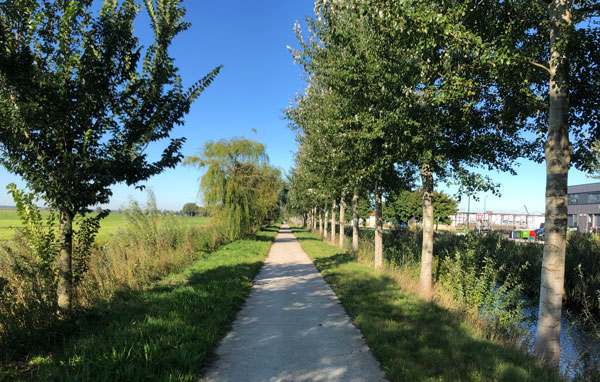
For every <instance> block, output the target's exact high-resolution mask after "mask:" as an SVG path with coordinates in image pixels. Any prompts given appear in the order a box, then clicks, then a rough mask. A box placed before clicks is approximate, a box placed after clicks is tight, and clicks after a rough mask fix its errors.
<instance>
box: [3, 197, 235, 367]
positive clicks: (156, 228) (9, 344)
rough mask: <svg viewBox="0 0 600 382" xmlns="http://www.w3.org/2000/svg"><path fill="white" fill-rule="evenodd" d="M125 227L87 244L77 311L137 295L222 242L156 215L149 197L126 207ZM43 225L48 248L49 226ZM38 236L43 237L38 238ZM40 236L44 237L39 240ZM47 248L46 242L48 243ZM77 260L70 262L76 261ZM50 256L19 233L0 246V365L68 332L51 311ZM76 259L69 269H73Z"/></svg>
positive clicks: (208, 231) (207, 230)
mask: <svg viewBox="0 0 600 382" xmlns="http://www.w3.org/2000/svg"><path fill="white" fill-rule="evenodd" d="M126 216H127V222H128V223H127V225H126V226H125V227H124V228H122V229H119V230H117V232H116V233H115V234H113V236H112V237H111V239H110V240H109V241H108V242H106V244H104V245H102V246H100V247H99V246H97V245H95V246H92V248H91V249H90V251H89V253H87V254H86V256H87V259H86V260H87V261H86V262H85V269H82V271H83V270H87V272H85V273H82V274H81V275H80V276H81V279H80V280H78V281H79V282H78V283H77V284H76V288H75V291H74V297H75V299H74V300H75V304H74V306H75V312H74V314H75V315H77V314H80V313H78V312H82V311H85V310H87V309H89V308H91V307H93V306H96V305H97V304H100V303H103V302H108V301H110V300H111V299H113V298H114V297H115V295H118V294H119V293H123V292H127V291H139V290H141V289H143V288H144V287H146V286H147V285H148V284H150V283H151V282H152V281H154V280H157V279H159V278H160V277H162V276H164V275H167V274H168V273H170V272H174V271H179V270H181V269H183V268H184V267H185V266H187V265H189V264H190V263H192V262H193V261H194V260H197V259H199V258H200V257H201V256H202V255H203V253H206V252H210V251H212V250H214V249H215V248H216V247H218V246H219V245H221V244H223V243H224V242H225V238H224V237H223V236H222V235H221V234H220V233H219V232H218V231H217V230H215V229H214V228H212V227H197V226H191V225H184V224H181V223H180V222H179V221H178V220H175V219H174V218H169V217H160V216H159V213H158V209H157V208H156V203H155V201H154V198H152V197H151V198H150V200H149V202H148V204H147V205H146V206H144V207H142V206H140V205H139V204H138V203H135V202H133V203H131V205H130V207H129V208H128V209H127V211H126ZM43 224H44V225H43V226H42V227H41V229H42V231H43V232H46V235H47V237H48V238H49V240H50V242H49V244H52V237H53V232H55V229H56V228H55V227H54V226H53V225H52V222H51V221H48V222H47V223H43ZM42 236H43V235H42ZM43 237H46V236H43ZM49 247H51V245H49ZM74 260H76V259H74ZM55 261H56V257H54V258H53V259H52V261H51V262H50V263H49V262H48V257H43V256H40V253H39V252H36V251H33V250H32V245H31V242H30V241H28V237H27V235H24V234H23V231H18V233H17V236H16V238H15V240H13V241H11V242H9V243H8V244H6V243H5V244H2V245H1V246H0V362H2V361H7V360H11V359H14V358H15V357H18V356H20V355H22V354H24V353H25V352H27V351H29V350H31V349H33V348H35V347H36V346H41V347H45V346H50V345H52V344H54V343H56V342H59V341H61V340H62V338H63V337H64V331H65V330H67V331H68V330H70V329H69V328H68V326H69V325H68V323H67V322H63V321H61V318H60V317H59V314H58V309H57V306H56V286H57V273H56V271H55V263H54V262H55ZM77 264H78V263H77V261H74V268H77Z"/></svg>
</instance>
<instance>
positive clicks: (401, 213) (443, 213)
mask: <svg viewBox="0 0 600 382" xmlns="http://www.w3.org/2000/svg"><path fill="white" fill-rule="evenodd" d="M384 209H385V211H384V216H385V218H386V219H392V220H394V221H396V222H397V223H408V221H409V220H410V219H413V218H414V219H415V220H416V221H422V220H423V190H421V189H417V190H416V191H408V190H404V191H400V192H397V193H393V194H391V195H388V199H387V201H386V203H385V205H384ZM457 211H458V203H457V202H456V200H454V199H453V198H452V197H450V196H449V195H447V194H445V193H444V192H443V191H434V192H433V219H434V221H435V222H438V223H442V224H450V223H451V222H452V220H451V219H450V215H454V214H455V213H456V212H457Z"/></svg>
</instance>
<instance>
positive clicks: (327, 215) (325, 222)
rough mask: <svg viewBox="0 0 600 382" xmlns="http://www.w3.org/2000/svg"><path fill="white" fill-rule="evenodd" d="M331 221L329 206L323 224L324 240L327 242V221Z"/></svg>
mask: <svg viewBox="0 0 600 382" xmlns="http://www.w3.org/2000/svg"><path fill="white" fill-rule="evenodd" d="M328 219H329V210H328V209H327V205H326V206H325V221H324V222H323V223H324V224H325V227H323V239H325V240H327V228H329V227H327V220H328Z"/></svg>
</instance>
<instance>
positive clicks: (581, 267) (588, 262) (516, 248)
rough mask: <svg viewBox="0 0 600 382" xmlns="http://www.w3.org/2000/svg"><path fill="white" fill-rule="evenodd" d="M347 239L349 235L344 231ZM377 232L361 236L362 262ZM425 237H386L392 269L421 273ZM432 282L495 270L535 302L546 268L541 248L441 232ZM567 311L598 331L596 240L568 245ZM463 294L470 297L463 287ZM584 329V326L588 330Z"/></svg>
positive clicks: (586, 237)
mask: <svg viewBox="0 0 600 382" xmlns="http://www.w3.org/2000/svg"><path fill="white" fill-rule="evenodd" d="M345 233H346V235H347V236H349V235H350V234H351V229H349V228H346V230H345ZM373 235H374V232H373V230H370V229H363V230H361V231H360V243H361V250H360V251H359V255H360V256H362V257H372V249H373V248H372V246H373V244H372V243H373ZM421 241H422V239H421V231H420V230H412V229H396V230H389V231H386V232H385V233H384V235H383V242H384V247H385V250H384V259H385V262H386V263H387V264H389V266H392V267H394V268H405V269H411V271H410V272H411V273H413V274H415V273H418V267H419V259H420V243H421ZM434 253H435V256H434V258H433V265H432V268H433V280H434V282H436V283H437V282H440V281H443V280H444V279H445V278H446V277H447V275H448V273H451V271H452V270H456V271H458V270H460V272H462V273H465V272H467V270H471V271H472V272H474V273H476V274H482V273H485V271H486V269H487V268H489V267H490V266H493V268H494V269H495V271H494V274H495V282H497V283H499V284H505V283H506V284H507V285H509V286H510V289H511V290H516V291H517V292H518V293H519V294H521V295H523V296H527V297H530V298H532V299H533V301H536V300H537V298H539V284H540V275H541V268H542V257H543V245H542V244H538V243H518V242H515V241H514V240H510V239H507V238H506V237H505V236H504V235H503V234H501V233H488V234H480V233H477V232H469V233H467V234H466V235H464V236H463V235H456V234H455V233H453V232H444V231H442V232H437V233H436V235H435V240H434ZM565 271H566V274H565V291H564V292H565V296H566V303H565V305H566V307H567V308H569V309H570V310H571V313H572V314H575V315H580V316H581V317H582V319H585V321H586V325H587V327H588V328H592V329H593V328H594V327H595V326H597V325H598V324H599V323H598V321H597V320H598V317H599V314H600V295H599V294H598V291H599V290H600V238H599V237H598V236H597V235H594V234H582V233H579V232H571V233H570V234H569V236H568V240H567V252H566V265H565ZM460 288H462V290H464V291H465V292H466V290H465V289H464V287H463V286H461V287H460ZM584 326H585V325H584Z"/></svg>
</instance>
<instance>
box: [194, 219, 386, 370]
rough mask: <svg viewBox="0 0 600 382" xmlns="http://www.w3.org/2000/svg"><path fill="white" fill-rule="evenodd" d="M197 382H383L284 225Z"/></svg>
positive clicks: (347, 320) (359, 337)
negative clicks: (247, 295)
mask: <svg viewBox="0 0 600 382" xmlns="http://www.w3.org/2000/svg"><path fill="white" fill-rule="evenodd" d="M202 381H207V382H208V381H215V382H216V381H218V382H244V381H248V382H263V381H264V382H300V381H339V382H342V381H343V382H358V381H368V382H376V381H385V379H384V374H383V372H382V371H381V369H380V368H379V364H378V363H377V361H376V360H375V358H374V357H373V355H372V354H371V353H370V351H369V348H368V347H367V345H366V343H365V341H364V339H363V338H362V335H361V333H360V331H359V330H358V328H356V327H355V326H354V325H353V324H352V323H351V321H350V318H349V317H348V315H347V314H346V312H345V311H344V309H343V307H342V305H341V304H340V302H339V300H338V298H337V297H336V295H335V294H334V293H333V291H332V290H331V288H329V286H328V285H327V283H325V280H324V279H323V277H322V276H321V274H320V273H319V272H318V271H317V269H316V268H315V267H314V265H313V263H312V262H311V260H310V259H309V258H308V256H307V255H306V254H305V253H304V251H303V250H302V248H301V247H300V244H299V243H298V240H296V238H295V237H294V235H293V234H292V232H291V230H290V229H289V227H288V226H287V225H283V226H282V227H281V229H280V231H279V234H278V235H277V238H276V239H275V243H274V244H273V246H272V247H271V250H270V252H269V256H268V257H267V260H266V263H265V265H264V267H263V268H262V270H261V271H260V273H259V274H258V276H257V277H256V280H255V282H254V286H253V288H252V291H251V292H250V295H249V297H248V299H247V300H246V303H245V305H244V307H243V308H242V310H241V311H240V312H239V313H238V316H237V318H236V320H235V322H234V324H233V329H232V330H231V332H230V333H229V334H228V335H227V336H226V337H225V338H224V339H223V341H222V342H221V344H220V345H219V347H218V348H217V350H216V359H215V361H214V362H213V364H212V365H211V366H209V368H208V370H207V372H206V374H205V376H204V378H203V379H202Z"/></svg>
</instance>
